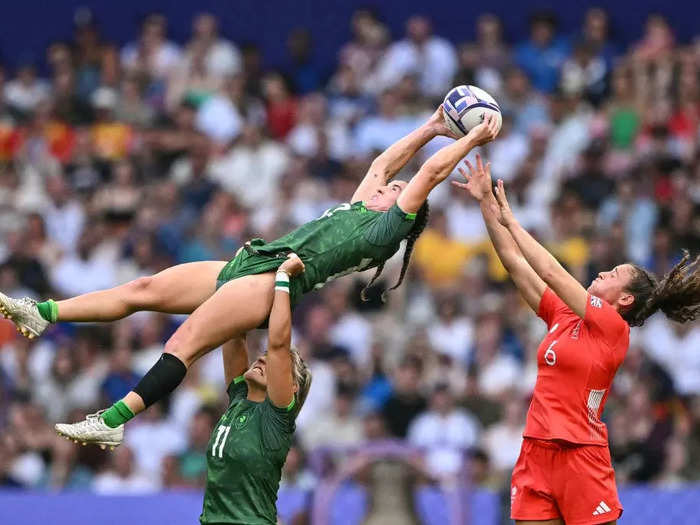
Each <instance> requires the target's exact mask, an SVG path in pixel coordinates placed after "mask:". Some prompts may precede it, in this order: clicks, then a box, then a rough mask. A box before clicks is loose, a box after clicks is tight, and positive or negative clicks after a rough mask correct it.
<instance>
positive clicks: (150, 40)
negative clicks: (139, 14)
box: [121, 13, 181, 81]
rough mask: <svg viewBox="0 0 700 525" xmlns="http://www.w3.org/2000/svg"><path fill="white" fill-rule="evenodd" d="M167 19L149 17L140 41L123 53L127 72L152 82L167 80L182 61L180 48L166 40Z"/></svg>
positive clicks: (125, 48) (159, 16) (129, 46)
mask: <svg viewBox="0 0 700 525" xmlns="http://www.w3.org/2000/svg"><path fill="white" fill-rule="evenodd" d="M167 27H168V23H167V19H166V18H165V16H163V15H162V14H160V13H153V14H150V15H148V16H147V17H146V18H145V19H144V21H143V25H142V26H141V36H140V38H139V40H138V41H136V42H131V43H129V44H127V45H126V46H125V47H124V49H122V51H121V62H122V64H123V66H124V68H125V69H126V70H127V71H131V72H133V73H136V74H139V75H145V76H146V77H147V78H150V79H152V80H154V81H155V80H159V79H163V78H165V77H166V76H167V75H168V74H170V73H171V72H172V70H173V69H174V68H175V66H176V65H177V63H178V61H179V60H180V58H181V57H180V53H181V52H180V48H179V47H178V46H177V45H176V44H175V43H174V42H171V41H169V40H167V39H166V37H167V35H166V33H167Z"/></svg>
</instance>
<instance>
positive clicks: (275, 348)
mask: <svg viewBox="0 0 700 525" xmlns="http://www.w3.org/2000/svg"><path fill="white" fill-rule="evenodd" d="M290 347H291V341H290V338H289V337H279V338H277V337H270V340H269V341H268V343H267V351H268V353H283V352H289V348H290Z"/></svg>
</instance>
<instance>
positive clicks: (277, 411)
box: [260, 398, 297, 450]
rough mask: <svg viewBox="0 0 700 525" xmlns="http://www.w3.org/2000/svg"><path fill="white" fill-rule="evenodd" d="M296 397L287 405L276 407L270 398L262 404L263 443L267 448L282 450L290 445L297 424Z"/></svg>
mask: <svg viewBox="0 0 700 525" xmlns="http://www.w3.org/2000/svg"><path fill="white" fill-rule="evenodd" d="M295 405H296V399H295V400H293V401H292V402H291V403H290V404H289V406H287V407H282V408H280V407H276V406H275V405H273V404H272V402H271V401H270V399H269V398H265V401H263V403H262V405H261V406H260V412H261V416H262V418H261V423H262V444H263V446H264V447H265V448H266V449H267V450H280V449H282V448H284V447H289V442H290V440H291V437H292V434H294V430H295V428H296V425H295V423H294V420H295V419H296V412H297V411H296V410H295V408H296V406H295Z"/></svg>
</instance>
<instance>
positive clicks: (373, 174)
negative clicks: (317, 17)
mask: <svg viewBox="0 0 700 525" xmlns="http://www.w3.org/2000/svg"><path fill="white" fill-rule="evenodd" d="M438 135H445V136H448V137H452V138H456V137H455V136H454V135H453V134H452V133H451V132H450V130H449V129H448V128H447V126H445V123H444V120H443V116H442V106H440V108H439V109H438V110H437V111H436V112H435V113H433V115H432V116H431V117H430V119H429V120H428V121H427V122H426V123H425V124H423V125H422V126H421V127H419V128H418V129H416V130H414V131H412V132H411V133H409V134H408V135H406V136H405V137H403V138H402V139H401V140H399V141H397V142H395V143H394V144H392V145H391V146H389V148H387V149H386V150H385V151H384V152H383V153H382V154H381V155H379V156H378V157H377V158H376V159H374V161H372V164H371V165H370V167H369V170H368V171H367V174H366V175H365V177H364V178H363V179H362V182H361V183H360V185H359V186H358V187H357V189H356V190H355V193H354V194H353V196H352V201H351V202H357V201H367V200H369V198H370V197H371V196H372V195H373V194H374V192H375V191H377V188H380V187H382V186H386V184H387V183H388V182H389V181H390V180H391V179H392V178H393V177H394V176H395V175H396V174H397V173H398V172H399V171H401V169H402V168H403V167H404V166H405V165H406V163H407V162H408V161H409V160H411V158H412V157H413V156H414V155H415V154H416V153H417V152H418V150H419V149H421V148H422V147H423V146H425V145H426V144H427V143H428V142H430V141H431V140H432V139H434V138H435V137H437V136H438Z"/></svg>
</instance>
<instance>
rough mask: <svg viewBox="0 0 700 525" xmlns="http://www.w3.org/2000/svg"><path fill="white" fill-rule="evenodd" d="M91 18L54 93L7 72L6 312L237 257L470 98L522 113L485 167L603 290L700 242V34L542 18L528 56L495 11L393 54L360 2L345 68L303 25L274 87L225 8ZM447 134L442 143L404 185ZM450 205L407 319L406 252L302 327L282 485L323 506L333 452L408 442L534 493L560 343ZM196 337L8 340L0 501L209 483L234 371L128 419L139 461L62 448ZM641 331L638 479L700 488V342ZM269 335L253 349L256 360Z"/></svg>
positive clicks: (626, 378) (452, 191)
mask: <svg viewBox="0 0 700 525" xmlns="http://www.w3.org/2000/svg"><path fill="white" fill-rule="evenodd" d="M75 20H76V23H75V33H74V37H73V39H72V40H70V41H66V42H53V43H52V44H51V45H49V47H48V49H47V50H46V57H45V62H46V64H47V68H45V73H44V74H42V73H40V72H41V71H42V68H38V67H37V64H31V63H28V64H22V65H20V66H19V67H18V68H16V69H12V70H10V69H0V262H1V264H0V290H2V291H3V293H6V294H8V295H11V296H25V295H26V296H31V297H34V298H48V297H52V298H54V299H59V298H63V297H68V296H72V295H76V294H81V293H85V292H89V291H92V290H96V289H101V288H107V287H112V286H114V285H117V284H120V283H123V282H126V281H128V280H130V279H134V278H136V277H139V276H142V275H148V274H152V273H155V272H157V271H159V270H161V269H163V268H165V267H167V266H171V265H174V264H179V263H184V262H189V261H197V260H207V259H213V260H228V259H230V258H231V257H232V255H233V254H234V253H235V251H236V249H237V248H238V247H240V246H241V244H242V243H243V242H245V241H246V240H247V239H249V238H252V237H264V238H266V239H273V238H275V237H277V236H279V235H281V234H283V233H286V232H288V231H290V230H291V229H293V228H294V227H296V226H298V225H300V224H302V223H304V222H306V221H309V220H311V219H313V218H316V217H318V216H319V215H321V214H322V213H323V212H324V210H326V209H327V208H329V207H330V206H333V205H335V204H337V203H339V202H343V201H346V200H347V199H349V198H350V196H351V195H352V193H353V190H354V188H355V186H356V185H357V184H358V182H359V181H360V179H361V178H362V176H363V175H364V173H365V170H366V169H367V167H368V165H369V163H370V162H371V160H372V158H373V156H374V155H376V154H377V153H378V152H380V151H382V150H383V149H384V148H386V147H388V146H389V145H390V144H391V143H392V142H394V141H395V140H397V139H398V138H400V137H401V136H402V135H404V134H405V133H407V132H408V131H410V130H412V129H413V128H415V127H416V126H418V125H419V124H420V123H421V122H422V121H423V120H424V119H426V118H427V117H428V116H429V115H430V114H431V113H432V112H433V111H434V110H435V108H436V107H437V105H438V104H439V102H440V101H441V99H442V97H443V96H444V94H445V93H446V92H447V91H448V90H449V88H450V87H452V86H454V85H458V84H476V85H478V86H480V87H482V88H484V89H486V90H487V91H489V92H490V93H491V94H493V95H494V96H495V97H496V99H497V100H498V101H499V103H500V104H501V107H502V110H503V129H502V131H501V133H500V136H499V137H498V139H497V140H496V141H495V142H494V143H492V144H490V145H488V146H487V147H485V148H482V151H481V153H482V154H483V155H484V156H485V157H486V158H487V159H488V160H490V162H491V163H492V171H493V173H494V176H496V177H499V178H503V179H504V180H505V181H506V184H507V187H508V189H509V192H510V193H509V194H510V196H511V197H510V198H511V202H512V205H513V208H514V212H515V214H516V216H517V217H518V218H519V219H520V221H521V222H522V223H523V224H524V225H525V226H526V227H527V228H528V229H529V230H530V231H532V232H533V233H534V234H536V236H537V237H538V238H539V239H540V240H541V241H542V242H543V243H544V244H545V245H546V246H547V247H548V248H549V249H550V250H551V251H552V252H553V253H554V254H555V255H556V256H557V257H558V258H559V260H560V261H561V262H562V263H563V264H564V265H565V266H566V267H567V268H568V269H569V270H570V271H571V272H572V273H573V274H574V275H575V276H576V277H577V278H578V279H580V280H581V282H583V283H585V284H587V283H588V282H590V281H591V280H592V279H593V278H594V276H596V275H597V273H598V272H599V271H601V270H606V269H609V268H611V267H613V266H614V265H616V264H618V263H620V262H623V261H633V262H635V263H639V264H642V265H644V266H646V267H647V268H650V269H651V270H653V271H655V272H658V273H659V274H663V273H664V272H666V271H667V270H668V269H669V268H670V267H671V266H672V265H673V264H674V263H675V262H676V261H678V260H679V258H680V257H681V255H682V249H683V248H687V249H688V250H690V251H691V252H692V253H698V251H700V214H698V207H699V206H700V126H699V123H700V39H698V40H696V41H695V42H691V43H684V44H683V45H680V44H678V43H677V42H676V41H675V39H674V33H673V29H672V28H671V27H670V26H669V24H668V23H667V22H666V20H665V19H664V18H663V17H662V16H659V15H651V16H649V18H648V19H647V21H646V25H645V26H644V27H640V28H639V40H638V41H637V42H635V43H633V44H632V45H630V46H628V47H626V48H623V47H621V46H620V45H619V43H618V42H616V41H615V40H614V39H613V38H612V36H611V35H612V32H611V29H610V23H609V20H608V17H607V14H606V12H605V11H604V10H601V9H591V10H589V11H588V12H587V13H586V14H585V17H584V18H583V20H582V21H581V26H580V30H579V31H578V32H576V33H575V34H563V33H561V32H560V31H559V29H558V26H557V20H556V19H555V18H554V16H552V15H551V14H550V13H547V12H542V13H536V14H534V15H533V17H532V19H531V25H530V34H529V37H528V38H527V39H526V40H524V41H520V42H508V41H507V40H506V39H505V37H504V34H503V27H502V26H501V23H500V21H499V19H498V17H496V16H493V15H489V14H484V15H481V16H479V17H478V18H476V19H475V20H474V23H475V24H476V39H475V41H470V42H452V41H449V40H447V39H445V38H442V37H441V36H440V35H439V34H436V32H435V28H433V27H431V22H430V20H429V19H427V18H424V17H420V16H414V17H411V18H409V19H408V21H407V23H406V26H405V33H404V34H399V35H391V34H390V32H389V31H388V29H387V27H386V26H385V25H384V24H383V23H382V21H381V17H380V16H379V15H378V14H377V13H374V12H372V11H369V10H360V11H357V12H356V13H355V14H354V15H353V17H352V20H351V21H350V24H351V31H352V39H351V40H350V41H349V42H347V43H346V44H345V45H344V46H343V47H342V49H340V50H339V54H338V57H337V62H336V63H335V64H334V67H333V69H332V70H327V68H325V67H324V66H322V65H319V64H318V63H317V61H316V59H315V49H317V47H318V46H322V45H323V42H319V41H316V40H315V39H314V35H312V34H310V33H309V32H308V31H307V30H305V29H304V28H299V29H295V30H294V31H292V32H291V33H290V34H289V35H288V36H287V39H286V49H287V60H286V61H285V63H283V64H278V65H276V66H275V67H274V68H272V67H269V66H268V65H267V64H266V62H265V57H264V56H263V55H262V53H261V51H260V49H259V48H258V47H257V46H256V45H254V44H250V43H241V42H234V41H231V40H228V39H227V38H225V37H224V36H222V34H224V33H225V28H219V27H218V24H217V19H216V18H215V17H214V16H213V15H210V14H201V15H199V16H197V17H196V18H195V19H194V20H193V22H192V32H191V37H190V39H189V40H188V41H187V42H184V43H176V42H173V41H171V40H170V39H169V38H168V28H167V19H166V18H165V17H164V16H163V15H160V14H153V15H150V16H148V17H146V18H145V20H144V21H143V24H142V26H141V27H140V31H139V32H138V34H136V35H135V37H134V39H133V41H131V42H128V43H127V44H126V45H124V46H120V45H117V44H115V43H114V42H109V41H107V40H105V39H104V38H103V36H102V34H101V32H100V28H99V26H98V25H97V24H96V23H95V21H94V20H93V19H92V18H91V16H90V14H89V12H84V11H81V12H80V13H79V16H76V19H75ZM222 29H223V30H222ZM392 37H393V38H392ZM448 142H449V139H443V140H440V139H436V140H434V141H433V142H431V143H430V144H428V145H427V146H426V147H425V148H424V150H423V151H422V152H421V153H420V154H419V155H418V157H417V158H416V159H415V160H414V161H412V162H411V163H409V165H408V166H407V167H406V169H405V170H404V171H403V172H402V174H401V175H400V177H402V178H407V177H410V176H411V175H412V174H413V173H415V171H416V170H417V168H418V167H419V166H420V163H421V162H422V161H423V160H425V159H426V158H427V156H428V155H430V154H431V153H432V152H434V151H436V150H437V149H439V148H440V147H442V146H443V145H445V144H446V143H448ZM431 208H432V215H431V218H430V222H429V225H428V228H427V230H426V231H425V232H424V233H423V235H422V237H421V238H420V240H419V241H418V243H417V245H416V249H415V252H414V254H413V260H412V264H411V268H410V271H409V275H408V277H407V280H406V282H405V284H404V285H403V286H402V287H401V288H399V289H397V290H396V291H394V292H392V293H391V294H389V300H388V302H387V303H386V304H383V303H382V302H381V300H380V299H379V292H380V291H381V289H382V288H383V287H384V288H385V287H388V286H391V285H392V284H393V283H394V282H395V280H396V279H397V275H398V269H399V268H400V258H401V253H399V255H398V256H397V257H395V258H394V260H392V263H390V264H389V265H388V266H387V270H386V271H385V275H383V277H382V280H381V283H380V285H379V287H378V290H375V292H374V293H372V294H370V295H371V297H370V300H369V301H368V302H362V301H361V300H360V293H359V292H360V289H361V288H362V286H363V284H364V283H365V282H366V281H367V280H368V278H367V277H368V276H366V275H360V276H355V277H349V278H344V279H341V280H339V281H336V282H334V283H332V284H330V285H328V286H326V287H325V288H324V289H322V290H321V291H320V292H316V293H313V294H310V295H308V296H307V297H306V298H305V299H304V301H303V302H302V303H301V305H300V306H299V307H298V309H297V310H296V312H295V319H294V321H295V335H294V339H295V343H296V344H297V346H298V347H299V348H300V350H301V351H302V353H303V355H304V356H305V358H306V359H307V361H308V362H309V364H310V366H311V369H312V372H313V375H314V381H313V386H312V389H311V393H310V396H309V398H308V401H307V402H306V405H305V407H304V410H303V411H302V413H301V414H300V416H299V420H298V432H297V443H296V444H295V446H294V447H293V448H292V450H291V452H290V456H289V459H288V462H287V465H286V467H285V473H284V479H283V485H284V486H287V487H296V488H302V489H311V488H313V487H314V486H315V484H316V481H317V479H318V477H319V476H323V475H326V474H327V472H326V470H327V469H328V468H332V466H331V467H328V466H324V467H322V468H318V467H314V466H313V463H314V462H313V461H311V460H310V458H312V457H314V454H316V453H317V452H318V451H319V450H326V451H330V453H329V455H330V457H331V458H340V456H339V455H340V454H341V453H340V450H341V449H343V448H355V447H359V446H361V445H362V444H363V443H366V442H368V441H378V440H384V439H400V440H405V442H406V443H409V444H411V445H415V446H416V447H420V448H421V449H422V450H424V451H426V453H425V455H424V456H423V460H422V461H421V462H420V464H415V465H412V467H411V468H414V469H417V470H418V471H419V472H420V475H421V477H423V478H427V479H431V480H432V481H434V482H437V483H445V484H449V483H451V482H452V481H454V480H455V479H458V477H459V476H460V475H461V474H462V473H464V472H465V471H467V470H468V472H469V473H470V475H471V480H472V483H474V484H477V485H480V486H485V487H490V488H494V489H499V488H501V487H503V486H505V485H506V484H507V483H508V479H509V475H510V469H511V468H512V466H513V464H514V463H515V461H516V459H517V456H518V453H519V447H520V441H521V432H522V429H523V426H524V419H525V414H526V411H527V407H528V402H529V396H530V394H531V392H532V388H533V385H534V381H535V376H536V364H535V353H536V349H537V346H538V344H539V341H540V339H541V337H542V336H543V333H544V324H543V323H542V322H541V321H539V320H538V319H537V318H536V317H535V316H534V315H533V313H532V312H530V311H529V310H528V309H527V308H526V306H525V305H524V303H523V302H522V301H521V300H520V298H519V296H518V293H517V291H516V290H515V289H514V287H513V286H512V284H511V283H510V281H509V280H508V278H507V275H506V274H505V272H504V270H503V268H502V267H501V266H500V264H499V263H498V260H497V259H496V258H495V256H494V253H493V251H492V249H491V248H490V246H489V243H488V242H487V241H488V237H487V235H486V230H485V228H484V225H483V222H482V220H481V216H480V212H479V208H478V206H476V205H475V203H474V202H473V201H471V200H470V199H469V197H468V196H467V195H466V194H465V193H464V192H462V191H461V190H459V189H458V188H455V187H451V186H450V185H448V184H445V185H443V186H442V187H440V188H438V189H437V190H436V191H435V192H434V194H433V195H432V196H431ZM232 307H233V308H235V306H232ZM180 322H182V317H179V316H168V315H161V314H154V313H139V314H137V315H133V316H131V317H129V318H127V319H124V320H122V321H119V322H116V323H111V324H105V325H101V324H99V325H98V324H95V325H80V326H76V325H67V324H58V325H55V326H52V327H51V328H50V329H49V330H48V331H47V333H46V334H45V335H44V336H43V337H42V338H41V339H39V340H36V341H28V340H26V339H24V338H21V337H20V336H19V335H18V334H15V332H14V328H13V326H12V324H11V323H10V322H8V321H0V485H1V486H21V487H51V488H64V487H65V488H90V489H92V490H95V491H98V492H102V493H125V492H142V491H149V490H157V489H160V488H175V487H202V486H203V482H204V479H205V469H206V447H207V442H208V439H209V436H210V433H211V430H212V428H213V425H214V424H215V423H216V421H217V419H218V417H219V415H220V414H221V412H222V409H223V406H225V385H224V384H223V367H222V362H221V356H220V353H219V352H216V351H214V352H212V353H211V354H210V355H209V356H207V357H206V358H204V359H202V360H201V361H200V362H199V363H198V364H197V365H196V366H195V367H193V368H192V369H191V370H190V371H189V373H188V375H187V378H186V379H185V381H184V383H183V384H182V385H181V386H180V387H179V388H178V389H177V390H176V392H175V393H174V394H173V395H172V396H171V398H170V399H169V400H168V401H167V402H165V403H160V404H158V405H156V406H154V407H152V408H151V409H149V410H148V411H147V412H146V413H145V414H144V415H142V416H140V417H139V418H137V419H136V420H134V421H133V422H132V423H130V424H129V426H128V429H127V431H126V442H125V444H124V445H123V446H121V447H119V448H118V449H117V450H115V451H114V452H113V453H105V452H102V451H100V450H99V449H97V448H96V447H80V446H75V445H74V444H73V443H71V442H67V441H62V440H58V439H57V438H56V436H55V435H54V433H53V430H52V425H53V423H54V422H56V421H74V420H78V419H81V418H82V417H83V416H84V414H85V413H87V412H92V411H94V410H95V409H97V408H101V407H104V406H105V405H107V404H109V403H112V402H114V401H116V400H117V399H119V398H121V397H122V396H123V395H124V394H125V393H126V392H127V391H128V390H129V389H130V388H131V387H132V386H133V385H134V384H135V383H136V381H137V380H138V378H139V377H140V376H141V375H142V374H143V373H144V372H145V371H146V370H148V368H150V366H151V364H152V363H153V362H154V361H155V360H156V359H157V358H158V356H159V355H160V353H161V352H162V349H163V342H164V341H165V339H166V338H167V337H168V335H170V334H171V333H172V332H173V331H174V329H175V327H176V326H177V325H178V323H180ZM632 340H633V342H632V345H631V347H630V350H629V352H628V356H627V359H626V361H625V363H624V365H623V367H622V369H621V370H620V372H619V373H618V376H617V378H616V380H615V383H614V388H613V391H612V393H611V395H610V397H609V400H608V404H607V409H606V413H605V417H604V419H605V421H606V422H607V424H608V428H609V433H610V442H611V450H612V454H613V459H614V462H615V465H616V472H617V479H618V482H619V483H622V484H624V483H627V482H653V483H657V484H661V485H664V486H669V485H676V484H679V483H683V482H684V481H687V480H692V479H698V478H699V477H700V326H699V325H698V324H697V323H695V324H687V325H679V324H675V323H672V322H669V321H666V320H665V319H664V318H663V317H653V318H651V319H650V320H649V321H648V322H647V323H646V325H645V326H644V327H642V328H640V329H635V330H633V338H632ZM264 342H265V333H264V332H263V333H256V334H253V335H252V336H251V337H250V338H249V343H250V347H251V352H252V353H255V352H257V351H260V350H261V349H262V348H263V347H264ZM327 455H328V454H327ZM340 464H342V461H341V459H338V461H337V464H336V466H337V465H340ZM337 468H342V467H338V466H337ZM348 472H351V474H349V475H352V472H354V471H353V470H352V469H350V470H349V471H348Z"/></svg>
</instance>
